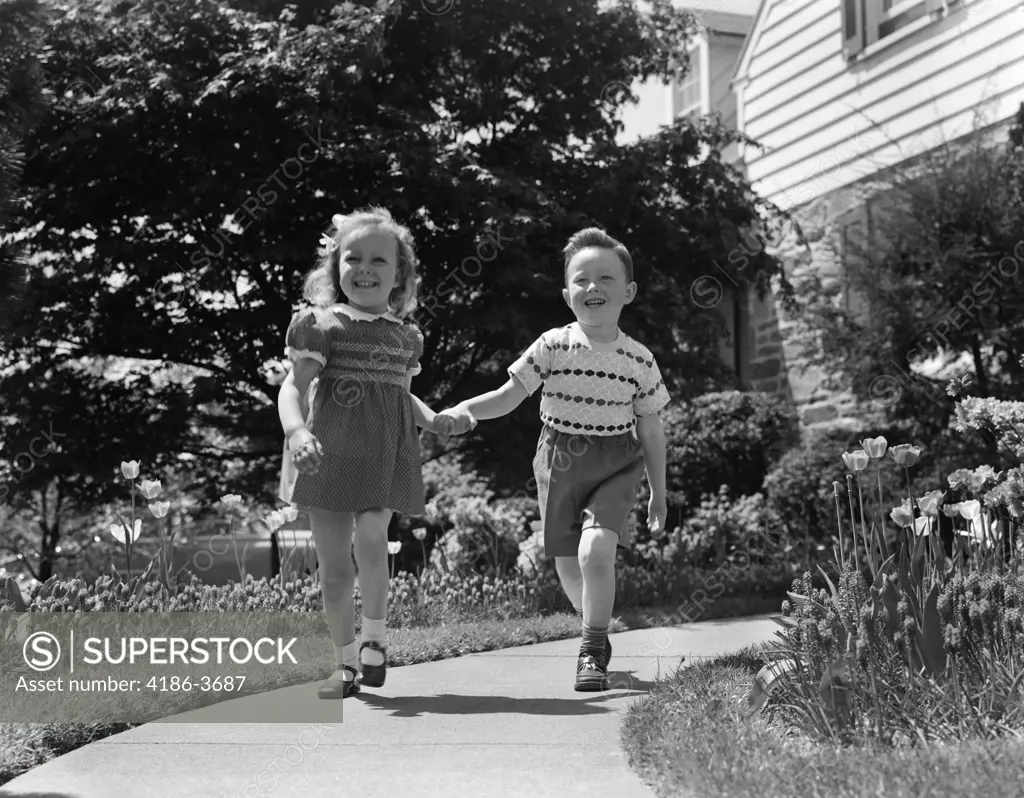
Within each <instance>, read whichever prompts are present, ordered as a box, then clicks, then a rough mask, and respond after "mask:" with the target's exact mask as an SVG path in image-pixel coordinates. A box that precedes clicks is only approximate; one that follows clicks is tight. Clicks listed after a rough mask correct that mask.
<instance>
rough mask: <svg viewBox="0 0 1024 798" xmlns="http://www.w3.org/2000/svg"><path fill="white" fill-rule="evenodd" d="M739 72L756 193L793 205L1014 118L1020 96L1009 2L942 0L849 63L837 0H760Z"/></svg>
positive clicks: (1019, 62) (1018, 21)
mask: <svg viewBox="0 0 1024 798" xmlns="http://www.w3.org/2000/svg"><path fill="white" fill-rule="evenodd" d="M766 3H767V7H766V8H765V9H764V14H763V15H762V17H761V21H760V24H759V26H758V27H759V29H760V30H755V31H752V36H754V37H755V38H754V39H753V40H752V41H751V42H750V47H751V48H752V50H751V52H750V53H749V55H748V57H749V61H748V65H747V69H746V70H745V74H740V75H738V76H737V78H738V80H737V82H738V84H739V86H738V89H739V90H740V91H742V97H743V100H742V102H743V109H742V110H743V113H742V116H743V127H744V132H745V133H746V134H747V135H748V136H750V137H751V138H753V139H755V140H756V141H758V142H759V143H760V144H761V145H763V146H764V147H765V149H761V150H759V149H754V148H751V147H747V148H746V152H745V153H744V155H745V163H746V168H747V175H748V177H749V179H750V180H751V182H752V183H753V186H754V189H755V190H756V191H758V192H759V193H761V194H762V195H764V196H766V197H767V198H769V199H771V200H773V201H775V202H778V203H779V204H780V205H782V206H783V207H787V208H793V207H797V206H799V205H802V204H804V203H806V202H808V201H810V200H811V199H814V198H816V197H820V196H822V195H823V194H826V193H828V192H830V191H832V190H834V189H836V188H839V187H841V186H844V185H848V184H850V183H852V182H854V181H856V180H858V179H860V178H863V177H866V176H868V175H871V174H873V173H875V172H877V171H879V170H880V169H883V168H885V167H887V166H890V165H892V164H894V163H897V162H899V161H902V160H904V159H906V158H908V157H910V156H913V155H916V154H919V153H921V152H924V151H926V150H927V149H930V148H932V147H934V146H937V145H938V144H941V143H942V141H943V140H952V139H955V138H958V137H960V136H962V135H965V134H968V133H970V132H971V131H972V130H973V129H974V128H975V114H976V112H977V111H978V110H979V107H980V109H981V110H982V112H983V113H984V114H985V116H986V119H985V123H986V124H992V123H996V122H999V121H1003V120H1006V119H1008V118H1009V117H1011V116H1013V114H1014V113H1015V112H1016V110H1017V107H1018V106H1019V104H1020V103H1021V102H1024V11H1022V9H1021V4H1020V1H1019V0H976V1H975V2H973V3H969V4H967V5H966V6H960V5H959V4H958V3H951V4H950V8H949V11H948V13H947V15H946V16H945V17H944V18H941V19H938V20H934V21H932V22H930V23H929V24H927V25H925V26H924V27H922V28H920V29H919V30H917V31H916V32H913V33H910V34H908V35H905V36H903V37H901V36H900V34H901V33H902V31H901V32H897V33H896V34H893V37H892V39H891V40H887V39H883V40H882V42H880V43H879V44H878V45H876V46H875V48H877V49H875V48H872V49H875V51H874V52H870V53H868V54H866V55H865V56H864V57H863V58H861V59H859V60H856V61H854V62H852V63H847V61H846V60H845V59H844V57H843V54H842V42H841V31H840V26H841V20H840V9H839V5H840V4H839V3H837V2H835V0H766Z"/></svg>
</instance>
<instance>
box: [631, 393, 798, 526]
mask: <svg viewBox="0 0 1024 798" xmlns="http://www.w3.org/2000/svg"><path fill="white" fill-rule="evenodd" d="M664 420H665V437H666V442H667V449H668V452H667V455H668V456H667V462H668V468H667V472H668V473H667V475H666V476H667V483H668V492H669V501H670V502H671V503H672V504H674V505H675V506H676V507H678V508H682V509H683V511H684V512H685V511H686V510H687V509H692V508H694V507H696V506H698V505H699V504H700V502H701V500H702V497H703V496H704V495H706V494H711V495H716V494H717V493H718V490H719V488H720V487H721V486H722V485H726V486H728V488H729V490H730V491H731V492H732V494H733V495H736V496H749V495H753V494H755V493H757V492H758V491H760V490H761V487H762V484H763V483H764V478H765V475H766V474H767V473H768V471H769V470H770V468H771V467H772V465H773V464H774V463H775V462H776V461H777V460H778V459H779V457H781V456H782V454H783V453H784V452H785V451H786V450H787V449H789V448H790V447H791V446H793V445H794V444H795V443H796V442H797V440H798V425H797V417H796V413H795V411H794V410H793V408H792V407H791V406H790V405H789V403H788V402H786V401H785V400H783V399H781V398H779V397H776V396H773V395H770V394H764V393H748V392H741V391H725V392H718V393H707V394H704V395H703V396H698V397H697V398H696V399H694V400H693V401H690V402H680V403H678V404H672V405H669V407H668V408H667V409H666V411H665V414H664ZM643 509H644V511H646V507H645V508H643Z"/></svg>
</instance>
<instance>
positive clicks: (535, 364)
mask: <svg viewBox="0 0 1024 798" xmlns="http://www.w3.org/2000/svg"><path fill="white" fill-rule="evenodd" d="M548 332H550V330H549V331H548ZM553 354H554V349H553V347H552V344H551V342H550V341H548V333H544V335H542V336H540V338H538V339H537V340H536V341H534V342H533V343H532V344H530V347H529V349H527V350H526V351H525V352H523V353H522V354H521V355H520V356H519V358H518V360H516V362H515V363H513V364H512V365H511V366H509V367H508V374H509V376H510V377H515V378H516V379H517V380H519V382H520V383H522V386H523V387H524V388H525V389H526V393H527V394H529V395H532V394H533V392H534V391H536V390H537V389H538V388H539V387H540V386H541V385H543V384H544V381H545V380H546V379H547V378H548V377H549V376H551V363H552V359H553V358H552V356H553Z"/></svg>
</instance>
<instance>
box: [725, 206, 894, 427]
mask: <svg viewBox="0 0 1024 798" xmlns="http://www.w3.org/2000/svg"><path fill="white" fill-rule="evenodd" d="M873 190H874V189H873V187H870V186H864V187H860V188H856V187H848V188H844V189H839V190H837V191H834V192H832V193H831V194H827V195H824V196H822V197H819V198H818V199H816V200H814V201H813V202H811V203H809V204H808V205H806V206H804V207H802V208H800V209H798V210H796V211H795V212H794V213H793V217H794V219H795V220H796V221H797V222H798V223H799V225H800V228H801V229H802V232H803V235H804V239H803V240H800V239H799V238H798V236H797V234H796V231H795V229H792V230H790V231H788V233H787V235H786V236H785V237H784V238H783V239H782V240H781V241H779V242H775V243H776V246H774V247H771V248H769V249H768V254H770V255H772V256H773V257H775V258H778V259H779V260H780V261H781V262H782V263H783V265H784V268H785V270H786V273H787V276H788V277H789V278H790V280H792V281H794V282H797V281H799V279H800V276H801V274H804V273H806V272H807V271H808V270H813V271H814V272H815V273H817V274H818V275H819V276H821V277H822V279H823V281H824V282H825V283H826V285H827V284H828V283H829V282H830V281H835V280H838V279H841V276H842V257H841V252H840V249H839V247H838V246H837V239H838V223H839V222H840V221H841V220H842V219H843V218H844V217H845V218H849V217H848V214H849V212H850V211H853V210H855V209H856V208H857V207H858V206H863V205H864V203H865V202H866V200H867V197H868V196H870V194H871V193H873ZM744 304H745V306H746V307H745V310H744V313H745V318H746V319H747V320H748V321H749V323H748V324H747V325H745V326H746V330H745V332H746V337H745V340H744V341H743V346H742V351H743V352H744V354H743V355H742V360H743V363H742V366H741V379H742V381H743V382H744V384H745V386H746V387H747V388H749V389H750V390H755V391H764V392H766V393H772V394H776V395H778V396H783V397H785V398H786V399H788V400H790V401H792V402H793V404H794V405H795V407H796V409H797V413H798V414H799V418H800V424H801V428H803V429H815V430H817V429H825V428H831V427H847V428H849V427H854V426H857V425H858V424H859V423H860V422H861V421H863V420H866V419H868V418H871V417H874V416H876V410H875V409H874V408H872V407H870V406H865V405H863V404H858V402H857V401H856V400H855V399H854V398H853V397H852V396H851V395H850V394H849V393H847V392H835V391H829V390H826V389H825V388H824V387H823V383H824V377H825V375H824V374H822V372H821V371H820V370H819V369H818V368H816V367H812V366H809V365H808V364H807V362H806V358H804V357H803V356H802V354H801V353H802V350H803V342H802V340H801V338H800V333H799V332H798V328H797V325H796V323H795V319H793V318H787V317H786V314H785V311H784V309H783V308H782V307H781V305H780V303H778V302H776V300H775V298H774V296H773V295H768V296H766V297H765V299H764V301H761V300H759V299H758V298H757V295H756V293H755V292H753V291H751V292H750V294H749V296H748V297H747V298H746V300H745V302H744Z"/></svg>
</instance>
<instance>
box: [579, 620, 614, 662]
mask: <svg viewBox="0 0 1024 798" xmlns="http://www.w3.org/2000/svg"><path fill="white" fill-rule="evenodd" d="M607 640H608V627H607V626H587V624H583V643H582V644H581V645H580V653H581V654H582V653H584V652H587V653H589V654H594V655H598V654H599V655H601V656H602V657H604V652H605V643H606V641H607Z"/></svg>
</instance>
